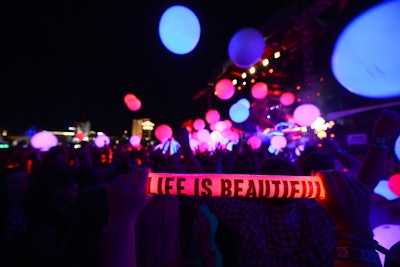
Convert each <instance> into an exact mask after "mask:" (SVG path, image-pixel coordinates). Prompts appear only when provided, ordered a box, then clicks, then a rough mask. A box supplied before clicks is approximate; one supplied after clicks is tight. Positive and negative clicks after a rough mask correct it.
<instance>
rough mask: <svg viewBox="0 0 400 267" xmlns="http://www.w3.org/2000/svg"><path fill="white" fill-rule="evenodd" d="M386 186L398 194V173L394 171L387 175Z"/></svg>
mask: <svg viewBox="0 0 400 267" xmlns="http://www.w3.org/2000/svg"><path fill="white" fill-rule="evenodd" d="M388 187H389V189H390V190H391V191H392V192H393V193H395V194H396V195H398V196H400V174H398V173H396V174H393V175H392V176H390V177H389V179H388Z"/></svg>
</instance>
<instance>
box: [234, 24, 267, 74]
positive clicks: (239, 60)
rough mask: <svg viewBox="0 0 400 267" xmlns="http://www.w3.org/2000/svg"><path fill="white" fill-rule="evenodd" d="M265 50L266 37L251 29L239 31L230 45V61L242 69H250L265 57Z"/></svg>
mask: <svg viewBox="0 0 400 267" xmlns="http://www.w3.org/2000/svg"><path fill="white" fill-rule="evenodd" d="M264 50H265V41H264V35H263V34H262V33H261V32H260V31H259V30H257V29H254V28H250V27H249V28H243V29H240V30H239V31H237V32H236V33H235V34H234V35H233V36H232V38H231V39H230V41H229V45H228V55H229V58H230V60H231V61H232V62H233V64H235V65H236V66H237V67H240V68H248V67H251V66H252V65H254V64H255V63H257V62H258V61H259V60H260V58H261V57H262V56H263V54H264Z"/></svg>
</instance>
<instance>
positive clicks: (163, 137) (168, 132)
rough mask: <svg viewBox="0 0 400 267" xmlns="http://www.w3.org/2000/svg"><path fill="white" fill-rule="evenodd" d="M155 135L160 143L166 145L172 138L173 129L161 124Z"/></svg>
mask: <svg viewBox="0 0 400 267" xmlns="http://www.w3.org/2000/svg"><path fill="white" fill-rule="evenodd" d="M154 135H155V137H156V138H157V140H158V141H160V142H161V143H165V142H167V141H168V139H170V138H172V128H171V127H170V126H169V125H167V124H160V125H158V126H157V127H156V129H155V130H154Z"/></svg>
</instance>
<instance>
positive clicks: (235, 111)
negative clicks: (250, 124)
mask: <svg viewBox="0 0 400 267" xmlns="http://www.w3.org/2000/svg"><path fill="white" fill-rule="evenodd" d="M249 116H250V110H249V109H248V108H247V107H246V106H245V105H243V104H240V103H234V104H233V105H232V106H231V107H230V108H229V117H230V118H231V120H232V121H234V122H237V123H242V122H244V121H246V120H247V119H248V118H249Z"/></svg>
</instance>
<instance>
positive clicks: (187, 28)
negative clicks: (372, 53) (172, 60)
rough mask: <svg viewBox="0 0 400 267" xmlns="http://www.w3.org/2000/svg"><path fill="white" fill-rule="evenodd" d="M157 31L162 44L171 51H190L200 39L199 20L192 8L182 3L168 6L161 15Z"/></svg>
mask: <svg viewBox="0 0 400 267" xmlns="http://www.w3.org/2000/svg"><path fill="white" fill-rule="evenodd" d="M158 33H159V35H160V38H161V42H162V43H163V45H164V46H165V47H166V48H167V49H168V50H169V51H171V52H172V53H175V54H178V55H183V54H187V53H189V52H191V51H192V50H193V49H194V48H195V47H196V46H197V43H198V42H199V40H200V33H201V27H200V22H199V20H198V18H197V16H196V14H194V12H193V11H192V10H190V9H189V8H187V7H185V6H182V5H175V6H171V7H169V8H168V9H167V10H165V11H164V13H163V14H162V16H161V19H160V22H159V26H158Z"/></svg>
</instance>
